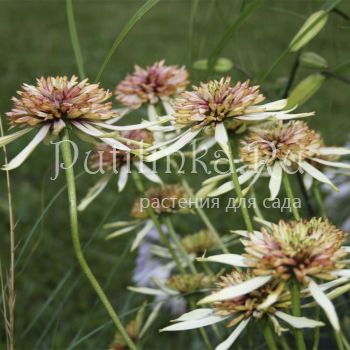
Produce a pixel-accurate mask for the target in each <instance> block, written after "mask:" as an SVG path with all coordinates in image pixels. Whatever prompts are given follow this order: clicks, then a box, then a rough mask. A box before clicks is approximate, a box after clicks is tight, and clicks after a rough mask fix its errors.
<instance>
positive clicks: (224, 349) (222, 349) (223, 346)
mask: <svg viewBox="0 0 350 350" xmlns="http://www.w3.org/2000/svg"><path fill="white" fill-rule="evenodd" d="M249 321H250V318H248V319H246V320H243V321H241V322H240V323H239V325H238V326H237V327H236V328H235V330H234V331H233V332H232V333H231V334H230V336H229V337H228V338H227V339H226V340H225V341H223V342H222V343H220V344H219V345H218V346H217V347H216V348H215V350H228V349H229V348H230V347H231V345H232V344H233V343H234V342H235V341H236V340H237V338H238V337H239V335H240V334H241V333H242V332H243V331H244V329H245V328H246V327H247V325H248V323H249Z"/></svg>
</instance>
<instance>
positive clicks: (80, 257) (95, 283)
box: [61, 129, 137, 350]
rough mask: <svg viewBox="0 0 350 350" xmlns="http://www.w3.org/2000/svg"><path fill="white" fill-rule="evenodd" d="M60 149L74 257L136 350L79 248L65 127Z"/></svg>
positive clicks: (70, 163) (75, 207)
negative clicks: (65, 182)
mask: <svg viewBox="0 0 350 350" xmlns="http://www.w3.org/2000/svg"><path fill="white" fill-rule="evenodd" d="M61 151H62V157H63V161H64V165H65V171H66V181H67V190H68V199H69V214H70V225H71V234H72V241H73V247H74V251H75V254H76V257H77V259H78V261H79V264H80V266H81V268H82V269H83V271H84V273H85V275H86V277H87V278H88V279H89V281H90V283H91V285H92V287H93V288H94V289H95V291H96V294H97V295H98V297H99V298H100V300H101V302H102V304H103V305H104V307H105V308H106V310H107V312H108V314H109V315H110V317H111V319H112V320H113V322H114V324H115V326H116V327H117V329H118V332H119V333H120V335H121V336H122V337H123V339H124V340H125V342H126V343H127V345H128V346H129V348H130V349H132V350H137V347H136V345H135V344H134V342H133V341H132V340H131V339H130V337H129V335H128V333H127V332H126V330H125V328H124V327H123V325H122V323H121V321H120V319H119V317H118V315H117V313H116V311H115V310H114V309H113V306H112V304H111V303H110V302H109V300H108V298H107V296H106V294H105V292H104V291H103V289H102V288H101V286H100V284H99V283H98V281H97V279H96V277H95V276H94V274H93V272H92V271H91V269H90V267H89V265H88V263H87V261H86V259H85V257H84V254H83V251H82V248H81V244H80V238H79V229H78V214H77V198H76V191H75V178H74V170H73V162H72V153H71V149H70V145H69V134H68V130H67V129H65V131H64V134H63V136H62V143H61Z"/></svg>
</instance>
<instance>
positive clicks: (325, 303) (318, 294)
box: [308, 280, 340, 331]
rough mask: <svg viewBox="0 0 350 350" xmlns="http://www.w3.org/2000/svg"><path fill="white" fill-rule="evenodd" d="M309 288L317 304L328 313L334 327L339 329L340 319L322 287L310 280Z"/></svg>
mask: <svg viewBox="0 0 350 350" xmlns="http://www.w3.org/2000/svg"><path fill="white" fill-rule="evenodd" d="M308 289H309V291H310V293H311V295H312V296H313V298H314V299H315V301H316V302H317V304H318V305H320V306H321V308H322V309H323V310H324V312H325V313H326V315H327V317H328V319H329V322H330V323H331V325H332V326H333V328H334V329H335V330H336V331H339V330H340V326H339V319H338V315H337V312H336V311H335V307H334V305H333V303H332V302H331V301H330V300H329V299H328V298H327V296H326V294H324V293H323V291H322V289H321V288H320V287H319V286H318V285H317V284H316V283H315V282H314V281H312V280H311V281H310V283H309V286H308Z"/></svg>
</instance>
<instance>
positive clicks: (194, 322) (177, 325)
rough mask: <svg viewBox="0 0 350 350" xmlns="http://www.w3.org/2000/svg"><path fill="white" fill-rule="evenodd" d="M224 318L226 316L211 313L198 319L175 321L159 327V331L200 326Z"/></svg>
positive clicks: (183, 329)
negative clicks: (169, 324) (161, 327)
mask: <svg viewBox="0 0 350 350" xmlns="http://www.w3.org/2000/svg"><path fill="white" fill-rule="evenodd" d="M226 318H227V317H222V316H215V315H211V316H208V317H204V318H201V319H199V320H189V321H184V322H179V323H175V324H173V325H171V326H168V327H165V328H163V329H161V330H160V332H173V331H185V330H187V329H196V328H201V327H205V326H210V325H212V324H215V323H218V322H221V321H223V320H225V319H226Z"/></svg>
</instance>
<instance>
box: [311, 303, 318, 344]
mask: <svg viewBox="0 0 350 350" xmlns="http://www.w3.org/2000/svg"><path fill="white" fill-rule="evenodd" d="M315 320H317V321H319V320H320V308H317V309H316V315H315ZM319 344H320V327H316V328H315V331H314V343H313V345H312V350H317V349H318V346H319Z"/></svg>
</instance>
